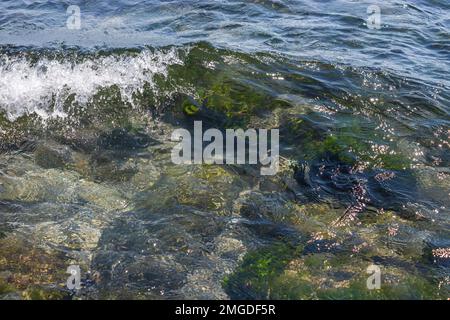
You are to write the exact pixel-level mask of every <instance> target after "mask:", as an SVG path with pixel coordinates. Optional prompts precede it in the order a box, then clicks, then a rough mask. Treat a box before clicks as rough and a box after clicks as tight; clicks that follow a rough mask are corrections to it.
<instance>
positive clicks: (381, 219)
mask: <svg viewBox="0 0 450 320" xmlns="http://www.w3.org/2000/svg"><path fill="white" fill-rule="evenodd" d="M371 4H373V2H372V1H287V0H286V1H264V0H261V1H256V0H255V1H237V0H236V1H231V0H230V1H115V2H114V4H113V3H108V2H107V1H95V2H86V1H71V2H70V3H69V2H66V1H2V2H1V3H0V110H1V114H0V139H1V140H0V141H1V142H0V150H1V154H0V248H1V250H0V295H1V297H3V298H8V299H11V298H50V299H53V298H64V297H69V298H75V299H77V298H80V299H95V298H105V297H106V298H133V299H141V298H144V299H161V298H163V299H164V298H167V299H172V298H194V299H202V298H213V299H216V298H217V299H227V298H249V299H251V298H258V299H265V298H274V299H336V298H337V299H339V298H351V299H365V298H377V299H403V298H415V299H447V298H448V297H449V276H450V274H449V266H450V264H449V250H450V233H449V213H450V212H449V200H448V199H449V195H450V184H449V174H450V171H449V162H450V153H449V151H450V117H449V112H450V93H449V87H450V83H449V80H448V74H449V68H450V67H449V62H450V33H449V27H450V5H449V4H448V2H447V1H444V0H436V1H383V3H382V4H380V9H381V29H370V28H368V27H367V24H366V22H367V21H366V20H367V17H368V14H367V8H368V6H369V5H371ZM69 5H78V6H79V7H80V10H81V29H79V30H70V29H68V28H67V26H66V21H67V18H68V15H67V13H66V10H67V7H68V6H69ZM192 100H196V101H197V103H198V104H199V105H202V104H203V105H204V106H207V108H206V109H204V110H203V111H202V112H200V113H198V114H195V115H186V114H185V113H183V108H184V105H185V103H186V101H191V102H192ZM194 120H202V121H204V123H206V124H207V125H208V126H211V127H217V128H220V129H225V128H228V127H233V128H236V127H243V128H246V127H253V128H280V133H281V138H280V142H281V156H282V157H283V162H282V171H281V172H280V173H279V174H278V175H276V176H274V177H269V178H267V177H261V176H260V175H259V170H257V169H256V168H254V167H252V166H242V165H241V166H220V165H210V166H207V165H202V166H194V165H193V166H177V165H174V164H173V163H172V162H171V161H170V151H171V148H172V146H173V145H174V143H173V142H171V141H170V134H171V132H172V131H173V130H174V129H175V128H180V127H184V128H191V125H192V122H193V121H194ZM372 264H375V265H377V266H379V267H380V268H381V272H382V279H383V283H382V288H381V290H375V291H371V290H368V289H367V287H366V279H367V276H368V275H367V273H366V270H367V267H369V266H370V265H372ZM69 265H80V267H81V270H82V289H81V290H79V291H77V292H74V291H70V290H68V289H66V288H65V282H66V279H67V277H68V274H66V273H65V272H66V269H67V267H68V266H69Z"/></svg>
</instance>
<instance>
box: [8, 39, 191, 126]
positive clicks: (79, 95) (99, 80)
mask: <svg viewBox="0 0 450 320" xmlns="http://www.w3.org/2000/svg"><path fill="white" fill-rule="evenodd" d="M0 61H1V62H0V109H1V110H2V111H4V112H5V113H6V115H7V117H8V119H9V120H15V119H17V118H18V117H20V116H22V115H25V114H31V113H36V114H38V115H40V116H41V117H42V118H43V119H47V118H52V117H65V116H66V113H65V112H64V110H63V104H64V102H65V101H66V99H67V98H68V97H69V96H71V95H74V97H75V101H76V102H77V103H78V104H79V105H82V106H84V105H86V103H88V102H89V101H90V100H91V99H92V97H93V96H94V95H95V94H96V93H97V92H98V90H99V89H101V88H105V87H106V88H107V87H110V86H113V85H115V86H117V87H118V88H119V90H120V93H121V96H122V99H123V100H124V101H126V102H129V103H132V104H133V98H132V97H133V94H134V93H137V92H140V91H142V90H143V88H144V85H145V84H148V85H149V86H150V88H152V89H155V85H154V81H153V79H154V76H155V75H156V74H161V75H163V76H167V70H168V66H170V65H173V64H182V61H181V60H180V58H179V57H178V54H177V52H176V50H175V49H174V48H172V49H170V50H166V51H155V52H153V51H151V50H144V51H142V52H140V53H139V54H137V55H134V56H130V55H110V56H105V57H97V58H92V59H84V60H82V61H79V62H74V61H70V60H63V61H58V60H51V59H48V58H41V59H39V60H38V61H37V62H35V63H32V62H31V61H29V60H27V59H25V58H23V57H20V58H19V57H9V56H7V55H6V54H4V55H3V56H0Z"/></svg>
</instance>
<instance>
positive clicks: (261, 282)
mask: <svg viewBox="0 0 450 320" xmlns="http://www.w3.org/2000/svg"><path fill="white" fill-rule="evenodd" d="M300 250H301V248H298V247H295V246H292V245H289V244H276V245H274V246H269V247H267V248H263V249H261V250H257V251H253V252H250V253H248V254H247V255H246V256H245V257H244V260H243V261H242V263H241V264H240V266H239V267H238V269H237V270H236V271H235V272H234V273H233V274H232V275H230V276H228V277H227V278H225V279H224V281H223V286H224V288H225V291H227V292H228V294H231V296H232V297H233V293H235V292H242V291H245V292H243V294H244V298H249V299H268V298H270V297H271V291H272V289H273V286H274V280H275V279H276V278H277V276H278V275H279V274H280V273H281V272H283V269H284V268H285V266H286V265H287V264H288V263H289V261H290V259H292V257H293V256H295V255H297V254H299V252H300ZM241 287H244V288H245V289H242V288H241Z"/></svg>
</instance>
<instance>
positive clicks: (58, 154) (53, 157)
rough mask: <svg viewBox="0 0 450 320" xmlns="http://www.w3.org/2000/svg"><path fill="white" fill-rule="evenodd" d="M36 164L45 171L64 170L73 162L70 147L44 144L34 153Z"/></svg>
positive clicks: (51, 143)
mask: <svg viewBox="0 0 450 320" xmlns="http://www.w3.org/2000/svg"><path fill="white" fill-rule="evenodd" d="M34 159H35V161H36V164H38V165H39V166H41V167H42V168H45V169H50V168H64V167H65V166H66V165H68V164H69V163H72V162H73V156H72V151H71V150H70V148H69V147H67V146H63V145H59V144H56V143H54V142H42V143H40V144H39V145H38V146H37V148H36V150H35V151H34Z"/></svg>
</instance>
